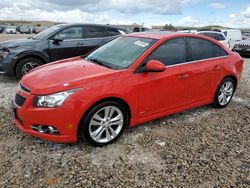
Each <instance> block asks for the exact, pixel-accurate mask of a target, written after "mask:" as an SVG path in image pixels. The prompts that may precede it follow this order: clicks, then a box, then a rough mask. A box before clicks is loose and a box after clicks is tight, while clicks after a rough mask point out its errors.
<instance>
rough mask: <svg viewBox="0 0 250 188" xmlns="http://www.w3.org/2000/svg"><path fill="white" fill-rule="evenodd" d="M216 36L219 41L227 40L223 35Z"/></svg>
mask: <svg viewBox="0 0 250 188" xmlns="http://www.w3.org/2000/svg"><path fill="white" fill-rule="evenodd" d="M215 35H216V38H217V40H218V41H222V40H226V39H225V37H224V36H223V35H221V34H218V33H216V34H215Z"/></svg>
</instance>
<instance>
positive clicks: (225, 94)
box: [218, 81, 234, 106]
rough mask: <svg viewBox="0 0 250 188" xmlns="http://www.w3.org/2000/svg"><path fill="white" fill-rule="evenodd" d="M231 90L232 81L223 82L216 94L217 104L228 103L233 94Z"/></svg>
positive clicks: (232, 89) (232, 87)
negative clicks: (217, 94)
mask: <svg viewBox="0 0 250 188" xmlns="http://www.w3.org/2000/svg"><path fill="white" fill-rule="evenodd" d="M233 91H234V86H233V83H232V82H231V81H227V82H225V83H224V84H223V85H222V86H221V88H220V90H219V96H218V101H219V104H220V105H222V106H224V105H226V104H227V103H229V101H230V100H231V98H232V96H233Z"/></svg>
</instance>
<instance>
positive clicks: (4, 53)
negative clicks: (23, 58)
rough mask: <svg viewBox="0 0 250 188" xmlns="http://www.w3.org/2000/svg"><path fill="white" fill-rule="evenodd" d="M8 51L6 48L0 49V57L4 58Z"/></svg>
mask: <svg viewBox="0 0 250 188" xmlns="http://www.w3.org/2000/svg"><path fill="white" fill-rule="evenodd" d="M9 53H10V52H9V50H8V49H4V50H0V57H2V58H6V57H7V56H8V55H9Z"/></svg>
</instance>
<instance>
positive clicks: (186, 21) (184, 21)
mask: <svg viewBox="0 0 250 188" xmlns="http://www.w3.org/2000/svg"><path fill="white" fill-rule="evenodd" d="M178 25H181V26H190V27H192V26H198V25H200V23H199V22H198V21H197V20H195V19H193V18H192V17H191V16H186V17H183V18H181V19H180V20H179V22H178Z"/></svg>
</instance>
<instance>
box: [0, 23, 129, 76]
mask: <svg viewBox="0 0 250 188" xmlns="http://www.w3.org/2000/svg"><path fill="white" fill-rule="evenodd" d="M120 31H121V28H115V27H111V26H107V25H94V24H62V25H56V26H54V27H51V28H49V29H46V30H44V31H43V32H41V33H39V34H37V35H35V36H34V37H32V38H29V39H19V40H17V39H16V40H11V41H5V42H1V43H0V72H2V73H9V74H11V75H16V76H17V77H18V78H21V77H22V76H23V75H24V74H26V73H27V72H29V71H30V70H31V69H33V68H35V67H38V66H40V65H42V64H45V63H48V62H51V61H57V60H60V59H65V58H69V57H74V56H80V55H84V54H86V53H88V52H90V51H92V50H94V49H95V48H97V47H99V46H102V45H103V44H105V43H107V42H109V41H111V40H113V39H114V38H116V37H117V36H119V35H121V32H120ZM123 32H126V30H125V29H124V31H123ZM122 34H123V33H122Z"/></svg>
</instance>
